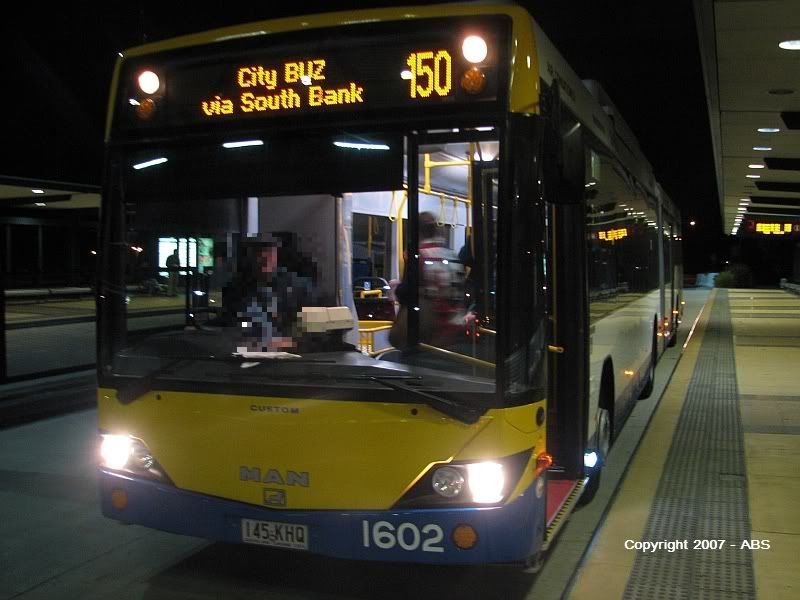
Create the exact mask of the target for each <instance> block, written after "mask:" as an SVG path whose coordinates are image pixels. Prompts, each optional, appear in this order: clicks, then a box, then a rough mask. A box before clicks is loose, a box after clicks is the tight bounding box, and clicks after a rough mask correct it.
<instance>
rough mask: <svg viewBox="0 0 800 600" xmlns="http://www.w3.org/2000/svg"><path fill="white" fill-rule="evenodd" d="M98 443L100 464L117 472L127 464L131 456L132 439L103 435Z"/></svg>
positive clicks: (124, 436) (126, 436) (125, 436)
mask: <svg viewBox="0 0 800 600" xmlns="http://www.w3.org/2000/svg"><path fill="white" fill-rule="evenodd" d="M102 438H103V441H102V442H101V443H100V458H101V460H102V464H103V465H104V466H106V467H108V468H109V469H114V470H115V471H119V470H120V469H124V468H125V465H127V464H128V459H129V458H130V456H131V454H133V438H132V437H130V436H129V435H110V434H107V435H103V436H102Z"/></svg>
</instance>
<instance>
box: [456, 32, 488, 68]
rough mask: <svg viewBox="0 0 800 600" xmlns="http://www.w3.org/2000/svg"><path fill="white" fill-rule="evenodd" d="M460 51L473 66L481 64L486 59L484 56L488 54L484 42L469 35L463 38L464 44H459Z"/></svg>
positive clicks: (475, 36) (478, 37)
mask: <svg viewBox="0 0 800 600" xmlns="http://www.w3.org/2000/svg"><path fill="white" fill-rule="evenodd" d="M461 51H462V52H463V53H464V58H466V59H467V60H468V61H469V62H471V63H473V64H476V63H480V62H483V61H484V60H485V59H486V55H487V54H489V48H488V47H487V46H486V42H485V41H484V40H483V38H482V37H480V36H477V35H470V36H467V37H466V38H464V43H462V44H461Z"/></svg>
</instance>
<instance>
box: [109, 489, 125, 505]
mask: <svg viewBox="0 0 800 600" xmlns="http://www.w3.org/2000/svg"><path fill="white" fill-rule="evenodd" d="M111 506H113V507H114V508H116V509H117V510H124V509H125V507H126V506H128V492H126V491H125V490H122V489H119V488H114V489H113V490H111Z"/></svg>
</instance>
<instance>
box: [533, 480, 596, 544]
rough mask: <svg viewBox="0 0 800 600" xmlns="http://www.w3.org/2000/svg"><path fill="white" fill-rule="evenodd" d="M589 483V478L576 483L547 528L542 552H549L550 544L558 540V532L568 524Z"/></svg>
mask: <svg viewBox="0 0 800 600" xmlns="http://www.w3.org/2000/svg"><path fill="white" fill-rule="evenodd" d="M587 483H589V478H588V477H585V478H583V479H579V480H578V481H577V482H576V483H575V487H573V488H572V491H571V492H570V493H569V495H568V496H567V498H566V500H564V502H563V504H561V507H560V508H559V509H558V512H557V513H556V515H555V516H554V517H553V520H552V521H550V523H549V524H548V526H547V531H546V532H545V534H544V543H543V544H542V551H545V550H547V549H548V548H549V547H550V544H551V543H552V542H553V540H554V539H556V536H557V535H558V532H559V531H561V528H562V527H563V526H564V524H565V523H566V522H567V519H568V518H569V515H570V514H571V513H572V510H573V509H574V508H575V505H576V504H577V502H578V498H580V497H581V494H583V490H584V488H585V487H586V484H587Z"/></svg>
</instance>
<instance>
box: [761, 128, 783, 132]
mask: <svg viewBox="0 0 800 600" xmlns="http://www.w3.org/2000/svg"><path fill="white" fill-rule="evenodd" d="M779 131H780V129H778V128H777V127H759V128H758V133H778V132H779Z"/></svg>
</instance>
